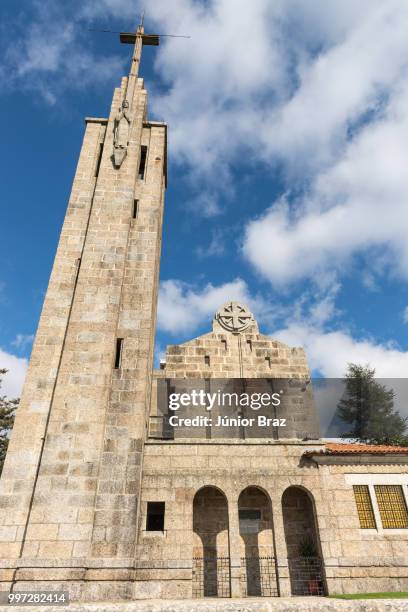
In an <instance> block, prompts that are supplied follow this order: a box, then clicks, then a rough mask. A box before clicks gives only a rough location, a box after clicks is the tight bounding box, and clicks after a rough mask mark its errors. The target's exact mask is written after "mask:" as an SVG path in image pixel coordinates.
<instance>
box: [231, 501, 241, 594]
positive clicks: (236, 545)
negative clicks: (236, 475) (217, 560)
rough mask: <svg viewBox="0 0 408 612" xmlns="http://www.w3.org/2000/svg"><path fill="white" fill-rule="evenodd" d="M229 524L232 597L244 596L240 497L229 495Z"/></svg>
mask: <svg viewBox="0 0 408 612" xmlns="http://www.w3.org/2000/svg"><path fill="white" fill-rule="evenodd" d="M228 526H229V548H230V562H231V597H242V595H243V594H242V592H241V577H242V572H241V553H242V550H241V543H240V537H241V536H240V535H239V517H238V498H237V497H236V495H235V494H229V495H228Z"/></svg>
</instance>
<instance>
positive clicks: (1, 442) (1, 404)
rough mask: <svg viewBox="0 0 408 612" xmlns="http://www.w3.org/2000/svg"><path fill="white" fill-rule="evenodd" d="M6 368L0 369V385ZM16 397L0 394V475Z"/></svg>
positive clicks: (16, 401)
mask: <svg viewBox="0 0 408 612" xmlns="http://www.w3.org/2000/svg"><path fill="white" fill-rule="evenodd" d="M6 372H7V370H4V369H0V387H1V380H2V376H3V375H4V374H6ZM18 402H19V400H18V399H12V400H10V399H7V397H6V396H0V475H1V472H2V470H3V463H4V459H5V458H6V452H7V446H8V443H9V436H10V432H11V430H12V429H13V424H14V416H15V413H16V408H17V406H18Z"/></svg>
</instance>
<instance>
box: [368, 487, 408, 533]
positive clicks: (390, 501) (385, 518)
mask: <svg viewBox="0 0 408 612" xmlns="http://www.w3.org/2000/svg"><path fill="white" fill-rule="evenodd" d="M374 490H375V495H376V497H377V503H378V509H379V511H380V516H381V521H382V526H383V528H384V529H408V511H407V506H406V503H405V499H404V493H403V491H402V487H401V485H374Z"/></svg>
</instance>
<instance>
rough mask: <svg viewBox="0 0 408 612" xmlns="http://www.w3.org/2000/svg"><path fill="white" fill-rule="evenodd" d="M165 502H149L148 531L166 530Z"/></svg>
mask: <svg viewBox="0 0 408 612" xmlns="http://www.w3.org/2000/svg"><path fill="white" fill-rule="evenodd" d="M164 509H165V502H147V515H146V531H164Z"/></svg>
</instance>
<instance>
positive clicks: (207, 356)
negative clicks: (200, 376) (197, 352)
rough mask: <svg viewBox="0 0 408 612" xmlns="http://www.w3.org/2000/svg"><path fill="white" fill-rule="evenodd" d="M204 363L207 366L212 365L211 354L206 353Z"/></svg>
mask: <svg viewBox="0 0 408 612" xmlns="http://www.w3.org/2000/svg"><path fill="white" fill-rule="evenodd" d="M204 363H205V365H207V366H209V365H210V356H209V355H206V356H205V357H204Z"/></svg>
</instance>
